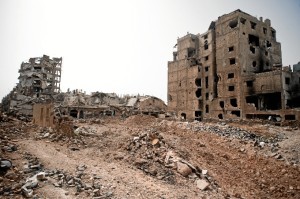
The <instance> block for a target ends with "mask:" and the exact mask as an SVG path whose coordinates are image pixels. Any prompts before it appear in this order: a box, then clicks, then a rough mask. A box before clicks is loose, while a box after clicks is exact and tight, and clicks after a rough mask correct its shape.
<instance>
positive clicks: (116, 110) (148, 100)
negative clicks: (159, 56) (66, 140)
mask: <svg viewBox="0 0 300 199" xmlns="http://www.w3.org/2000/svg"><path fill="white" fill-rule="evenodd" d="M55 104H56V107H57V108H58V109H59V111H60V114H61V115H69V116H72V117H73V118H79V119H84V118H97V117H102V116H124V117H126V116H129V115H135V114H146V115H153V116H157V117H158V116H159V115H160V114H164V113H165V112H166V109H167V106H166V105H165V103H164V102H163V101H162V100H161V99H159V98H156V97H154V96H147V95H146V96H139V95H138V96H129V95H126V96H123V97H120V96H118V95H117V94H115V93H102V92H93V93H91V94H90V95H88V94H86V93H84V92H82V91H80V90H74V91H72V92H66V93H60V94H58V95H56V96H55Z"/></svg>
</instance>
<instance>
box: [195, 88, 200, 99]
mask: <svg viewBox="0 0 300 199" xmlns="http://www.w3.org/2000/svg"><path fill="white" fill-rule="evenodd" d="M195 94H196V97H197V98H199V97H201V95H202V93H201V89H200V88H198V89H197V90H196V92H195Z"/></svg>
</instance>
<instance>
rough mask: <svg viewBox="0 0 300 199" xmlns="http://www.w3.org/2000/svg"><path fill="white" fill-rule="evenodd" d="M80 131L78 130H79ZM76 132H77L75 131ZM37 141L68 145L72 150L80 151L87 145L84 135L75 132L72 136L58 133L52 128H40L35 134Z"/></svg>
mask: <svg viewBox="0 0 300 199" xmlns="http://www.w3.org/2000/svg"><path fill="white" fill-rule="evenodd" d="M77 129H78V128H77ZM75 131H76V130H75ZM35 139H37V140H41V139H46V140H47V141H46V142H60V143H64V144H67V145H68V146H69V148H70V149H71V150H79V148H80V147H83V146H84V145H86V143H85V141H84V139H83V135H82V134H77V133H74V132H73V135H72V136H69V135H66V134H63V133H60V132H57V131H56V129H53V128H51V127H39V128H38V129H37V130H36V133H35Z"/></svg>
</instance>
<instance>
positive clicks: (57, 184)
mask: <svg viewBox="0 0 300 199" xmlns="http://www.w3.org/2000/svg"><path fill="white" fill-rule="evenodd" d="M53 185H54V186H55V187H61V185H60V184H59V183H57V182H55V183H53Z"/></svg>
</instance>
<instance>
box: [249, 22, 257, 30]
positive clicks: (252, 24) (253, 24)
mask: <svg viewBox="0 0 300 199" xmlns="http://www.w3.org/2000/svg"><path fill="white" fill-rule="evenodd" d="M250 24H251V28H252V29H255V28H256V23H254V22H252V21H250Z"/></svg>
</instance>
